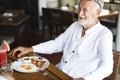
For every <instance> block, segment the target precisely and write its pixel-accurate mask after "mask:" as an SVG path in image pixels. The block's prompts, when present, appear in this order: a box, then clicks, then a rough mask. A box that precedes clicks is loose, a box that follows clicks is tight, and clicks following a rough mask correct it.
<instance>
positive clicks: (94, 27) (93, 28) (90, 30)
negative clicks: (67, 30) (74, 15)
mask: <svg viewBox="0 0 120 80" xmlns="http://www.w3.org/2000/svg"><path fill="white" fill-rule="evenodd" d="M100 25H101V24H100V21H98V23H97V24H96V25H94V26H93V27H91V28H90V29H88V30H86V32H85V33H90V32H93V31H96V30H98V28H99V27H100Z"/></svg>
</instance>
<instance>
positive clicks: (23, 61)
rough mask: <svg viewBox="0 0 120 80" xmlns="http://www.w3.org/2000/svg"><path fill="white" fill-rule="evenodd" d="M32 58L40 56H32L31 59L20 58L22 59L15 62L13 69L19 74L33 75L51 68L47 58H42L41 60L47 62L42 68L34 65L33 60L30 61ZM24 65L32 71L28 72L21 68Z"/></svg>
mask: <svg viewBox="0 0 120 80" xmlns="http://www.w3.org/2000/svg"><path fill="white" fill-rule="evenodd" d="M31 58H39V57H38V56H31V57H23V58H20V59H18V61H15V62H13V63H12V68H13V69H14V70H16V71H18V72H23V73H32V72H38V71H40V70H44V69H46V68H47V67H48V66H49V61H48V60H47V59H46V58H41V57H40V60H42V61H45V63H44V64H43V65H42V66H41V67H37V66H35V65H34V64H32V63H31V60H30V59H31ZM26 59H27V60H26ZM28 59H29V60H28ZM22 65H26V66H30V67H31V69H30V70H26V69H24V68H21V66H22Z"/></svg>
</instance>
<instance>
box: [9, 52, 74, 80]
mask: <svg viewBox="0 0 120 80" xmlns="http://www.w3.org/2000/svg"><path fill="white" fill-rule="evenodd" d="M34 54H35V53H33V52H32V53H29V54H27V55H24V56H22V57H20V58H23V57H26V56H27V57H28V56H33V55H34ZM7 59H8V60H12V61H17V60H18V59H19V58H18V57H17V56H11V55H7ZM13 77H14V78H15V80H73V79H72V77H70V76H69V75H67V74H66V73H64V72H63V71H61V70H59V69H58V68H56V67H55V65H53V64H52V63H50V62H49V66H48V67H47V68H45V69H44V70H40V71H37V72H31V73H24V72H19V71H16V70H14V71H13Z"/></svg>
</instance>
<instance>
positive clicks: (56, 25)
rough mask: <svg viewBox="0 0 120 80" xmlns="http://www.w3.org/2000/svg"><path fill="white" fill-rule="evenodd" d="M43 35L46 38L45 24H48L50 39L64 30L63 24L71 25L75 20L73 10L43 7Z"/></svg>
mask: <svg viewBox="0 0 120 80" xmlns="http://www.w3.org/2000/svg"><path fill="white" fill-rule="evenodd" d="M42 13H43V17H42V21H43V27H42V35H43V38H44V30H45V26H46V25H47V26H48V30H49V34H50V39H52V38H53V36H54V34H55V35H56V36H57V35H59V34H60V33H61V32H62V28H63V26H69V25H70V24H72V23H73V22H74V15H73V13H72V12H67V11H62V10H60V9H53V8H42Z"/></svg>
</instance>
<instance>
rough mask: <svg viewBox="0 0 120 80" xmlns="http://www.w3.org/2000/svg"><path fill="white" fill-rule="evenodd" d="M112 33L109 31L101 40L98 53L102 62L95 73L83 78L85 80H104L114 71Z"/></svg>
mask: <svg viewBox="0 0 120 80" xmlns="http://www.w3.org/2000/svg"><path fill="white" fill-rule="evenodd" d="M112 41H113V37H112V33H111V32H110V31H109V32H108V33H106V34H103V35H102V36H101V37H100V39H99V47H98V53H99V55H100V62H99V64H98V68H97V69H96V70H94V71H93V72H90V73H88V74H87V75H85V76H84V77H83V78H84V79H85V80H93V79H94V80H98V79H99V80H103V79H104V78H105V77H107V76H109V75H110V74H111V73H112V70H113V52H112Z"/></svg>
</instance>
